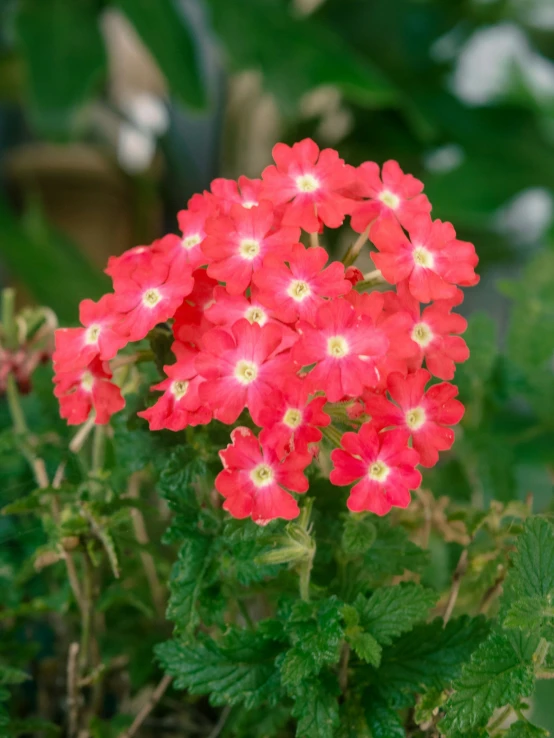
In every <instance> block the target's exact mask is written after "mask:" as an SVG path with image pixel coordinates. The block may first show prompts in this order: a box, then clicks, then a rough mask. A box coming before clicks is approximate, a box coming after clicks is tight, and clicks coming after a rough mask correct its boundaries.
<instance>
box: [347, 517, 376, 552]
mask: <svg viewBox="0 0 554 738" xmlns="http://www.w3.org/2000/svg"><path fill="white" fill-rule="evenodd" d="M376 537H377V529H376V528H375V526H374V525H373V522H372V521H371V518H370V517H369V516H367V515H359V514H354V513H351V514H350V515H349V516H348V517H347V518H346V523H345V525H344V531H343V534H342V548H343V550H344V552H345V553H346V554H349V555H352V556H355V555H356V554H361V553H364V552H365V551H367V549H368V548H371V546H372V545H373V543H374V542H375V538H376Z"/></svg>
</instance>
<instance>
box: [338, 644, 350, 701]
mask: <svg viewBox="0 0 554 738" xmlns="http://www.w3.org/2000/svg"><path fill="white" fill-rule="evenodd" d="M349 661H350V646H349V645H348V643H346V642H345V643H343V645H342V651H341V654H340V663H339V686H340V690H341V692H342V694H343V695H344V693H345V692H346V688H347V687H348V662H349Z"/></svg>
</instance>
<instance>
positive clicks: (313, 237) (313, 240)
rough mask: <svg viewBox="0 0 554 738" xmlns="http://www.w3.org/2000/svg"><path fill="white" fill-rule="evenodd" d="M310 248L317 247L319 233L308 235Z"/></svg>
mask: <svg viewBox="0 0 554 738" xmlns="http://www.w3.org/2000/svg"><path fill="white" fill-rule="evenodd" d="M310 246H319V233H318V232H317V231H315V233H310Z"/></svg>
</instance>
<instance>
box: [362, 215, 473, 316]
mask: <svg viewBox="0 0 554 738" xmlns="http://www.w3.org/2000/svg"><path fill="white" fill-rule="evenodd" d="M409 232H410V239H408V238H407V236H406V234H405V233H404V231H403V230H402V228H401V227H400V225H399V223H398V221H396V220H395V219H393V218H383V219H382V220H379V221H378V222H377V223H375V225H374V226H373V228H372V229H371V233H370V237H371V240H372V241H373V243H374V244H375V246H376V247H377V248H378V249H379V252H380V253H378V254H371V258H372V259H373V261H374V262H375V265H376V266H377V268H378V269H380V270H381V272H382V274H383V276H384V278H385V279H386V280H387V282H391V283H392V284H397V283H398V282H401V281H402V280H404V279H407V280H408V287H409V290H410V292H411V294H412V295H413V296H414V297H415V298H416V299H417V300H419V301H420V302H430V301H431V300H450V299H453V298H454V297H455V296H456V294H457V290H456V287H455V286H454V285H456V284H459V285H462V286H471V285H474V284H477V282H478V281H479V277H478V276H477V275H476V274H475V271H474V268H475V266H476V265H477V262H478V261H479V260H478V258H477V255H476V254H475V248H474V247H473V244H470V243H467V242H465V241H458V240H457V239H456V233H455V231H454V228H453V227H452V224H451V223H443V222H442V221H440V220H435V221H433V220H431V218H430V217H429V216H426V215H421V216H417V217H416V218H414V219H413V222H412V223H411V225H410V228H409Z"/></svg>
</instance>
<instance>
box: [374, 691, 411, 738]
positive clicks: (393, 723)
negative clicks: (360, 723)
mask: <svg viewBox="0 0 554 738" xmlns="http://www.w3.org/2000/svg"><path fill="white" fill-rule="evenodd" d="M365 716H366V720H367V724H368V725H369V728H370V730H371V735H372V738H405V737H406V729H405V728H404V722H403V721H402V720H401V719H400V717H399V715H398V712H397V711H396V710H394V709H393V708H392V707H390V706H389V705H387V703H386V702H385V701H384V700H383V699H381V697H379V695H374V694H372V693H370V694H368V695H367V696H366V708H365Z"/></svg>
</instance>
